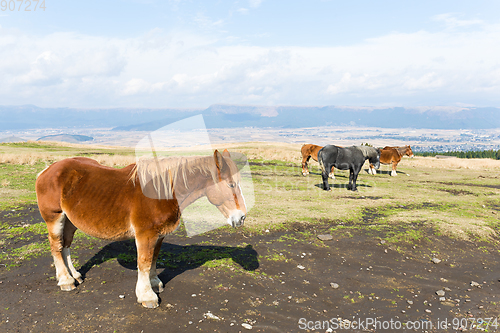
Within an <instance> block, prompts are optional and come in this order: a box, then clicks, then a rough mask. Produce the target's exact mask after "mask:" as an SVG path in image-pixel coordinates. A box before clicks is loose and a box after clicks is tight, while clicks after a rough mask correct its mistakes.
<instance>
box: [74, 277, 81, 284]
mask: <svg viewBox="0 0 500 333" xmlns="http://www.w3.org/2000/svg"><path fill="white" fill-rule="evenodd" d="M75 280H76V281H77V282H78V284H82V283H83V279H82V278H81V277H77V278H75Z"/></svg>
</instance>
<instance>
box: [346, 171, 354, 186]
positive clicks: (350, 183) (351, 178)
mask: <svg viewBox="0 0 500 333" xmlns="http://www.w3.org/2000/svg"><path fill="white" fill-rule="evenodd" d="M353 174H354V170H353V169H352V168H349V184H347V189H348V190H352V180H353V177H352V176H353Z"/></svg>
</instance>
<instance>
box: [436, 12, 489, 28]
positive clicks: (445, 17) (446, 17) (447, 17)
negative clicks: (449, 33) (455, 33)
mask: <svg viewBox="0 0 500 333" xmlns="http://www.w3.org/2000/svg"><path fill="white" fill-rule="evenodd" d="M433 19H434V21H437V22H443V23H444V24H445V25H446V27H447V28H449V29H455V28H463V27H470V26H474V25H483V24H484V22H483V21H482V20H478V19H473V20H461V19H459V18H458V17H456V14H454V13H446V14H440V15H436V16H434V17H433Z"/></svg>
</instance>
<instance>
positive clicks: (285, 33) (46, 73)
mask: <svg viewBox="0 0 500 333" xmlns="http://www.w3.org/2000/svg"><path fill="white" fill-rule="evenodd" d="M14 5H15V6H14ZM35 5H36V6H37V8H36V10H35ZM499 13H500V2H499V1H481V0H478V1H460V0H454V1H448V0H440V1H435V0H432V1H428V0H419V1H413V0H408V1H401V0H398V1H392V0H391V1H385V0H381V1H358V0H352V1H347V0H344V1H337V0H330V1H329V0H221V1H216V0H214V1H207V0H205V1H196V0H108V1H102V0H101V1H95V0H86V1H68V0H66V1H61V0H40V1H34V0H31V1H29V0H24V2H23V1H21V0H17V1H14V0H10V1H9V0H6V1H2V3H1V7H0V105H25V104H33V105H37V106H40V107H82V108H111V107H146V108H203V107H208V106H210V105H212V104H237V105H264V106H277V105H299V106H301V105H302V106H305V105H307V106H323V105H336V106H340V105H342V106H377V107H393V106H403V107H425V106H441V107H443V106H444V107H458V108H460V107H466V106H492V107H500V15H499Z"/></svg>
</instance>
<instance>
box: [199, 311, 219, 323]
mask: <svg viewBox="0 0 500 333" xmlns="http://www.w3.org/2000/svg"><path fill="white" fill-rule="evenodd" d="M203 316H204V317H205V318H207V319H211V320H216V321H219V320H220V318H219V317H217V316H216V315H214V314H213V313H212V312H210V311H208V312H207V313H204V314H203Z"/></svg>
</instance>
